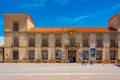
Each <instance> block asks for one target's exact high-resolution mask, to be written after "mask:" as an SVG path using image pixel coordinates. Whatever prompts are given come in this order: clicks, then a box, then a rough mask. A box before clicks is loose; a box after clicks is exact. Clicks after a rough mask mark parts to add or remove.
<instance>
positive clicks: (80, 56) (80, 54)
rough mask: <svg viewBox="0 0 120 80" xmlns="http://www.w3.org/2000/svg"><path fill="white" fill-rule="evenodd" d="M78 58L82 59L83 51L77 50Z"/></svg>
mask: <svg viewBox="0 0 120 80" xmlns="http://www.w3.org/2000/svg"><path fill="white" fill-rule="evenodd" d="M79 59H80V60H82V59H83V53H82V51H80V52H79Z"/></svg>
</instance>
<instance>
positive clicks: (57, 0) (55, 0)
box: [52, 0, 70, 5]
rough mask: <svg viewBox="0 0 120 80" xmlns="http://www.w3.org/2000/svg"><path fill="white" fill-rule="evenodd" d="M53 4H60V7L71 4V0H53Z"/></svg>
mask: <svg viewBox="0 0 120 80" xmlns="http://www.w3.org/2000/svg"><path fill="white" fill-rule="evenodd" d="M52 2H53V3H56V4H59V5H65V4H67V3H69V2H70V0H52Z"/></svg>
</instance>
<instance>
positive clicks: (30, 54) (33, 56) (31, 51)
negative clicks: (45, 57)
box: [29, 50, 35, 60]
mask: <svg viewBox="0 0 120 80" xmlns="http://www.w3.org/2000/svg"><path fill="white" fill-rule="evenodd" d="M34 59H35V51H34V50H29V60H34Z"/></svg>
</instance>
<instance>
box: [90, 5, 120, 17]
mask: <svg viewBox="0 0 120 80" xmlns="http://www.w3.org/2000/svg"><path fill="white" fill-rule="evenodd" d="M119 8H120V3H118V4H116V5H114V6H112V7H111V8H108V9H103V10H99V11H97V12H94V13H92V14H89V15H90V16H91V17H96V16H100V15H103V14H109V13H111V12H112V11H114V10H116V9H119Z"/></svg>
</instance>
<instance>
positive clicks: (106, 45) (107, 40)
mask: <svg viewBox="0 0 120 80" xmlns="http://www.w3.org/2000/svg"><path fill="white" fill-rule="evenodd" d="M103 46H104V48H103V60H106V61H108V60H110V49H109V46H110V37H109V34H104V35H103Z"/></svg>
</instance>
